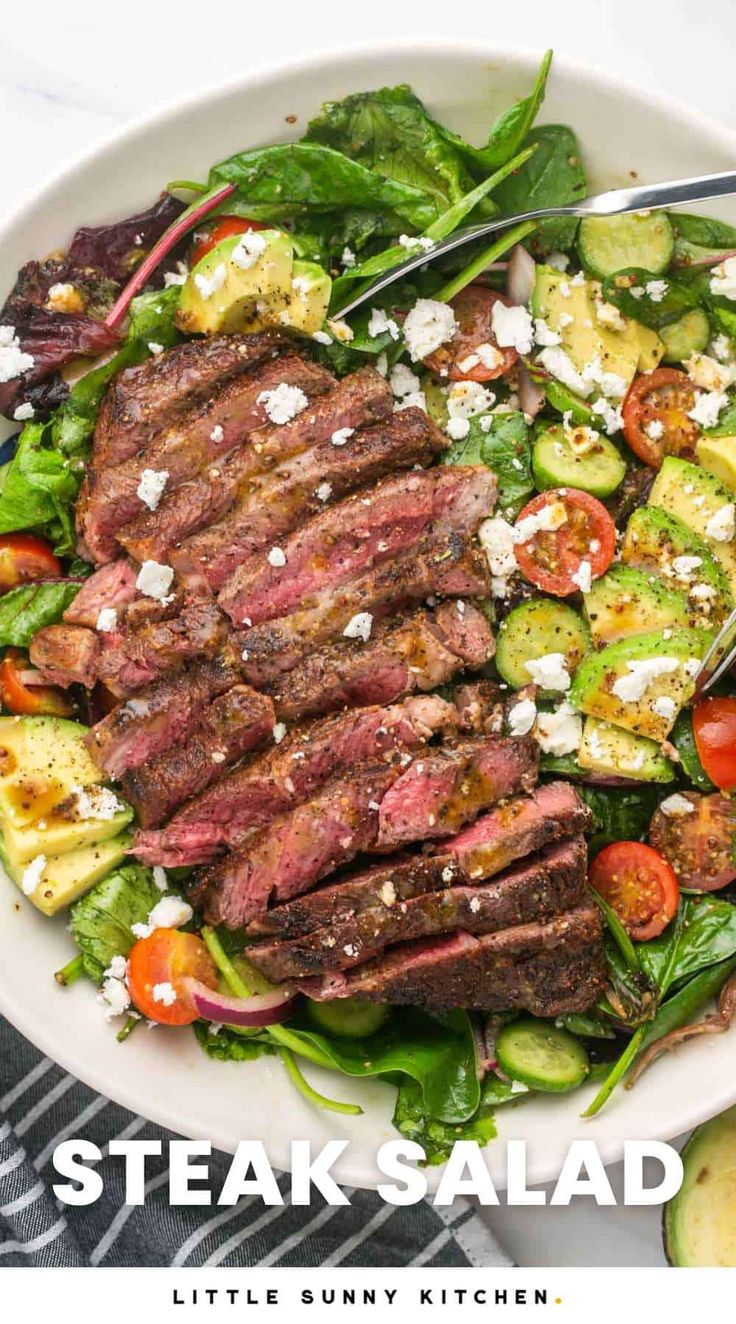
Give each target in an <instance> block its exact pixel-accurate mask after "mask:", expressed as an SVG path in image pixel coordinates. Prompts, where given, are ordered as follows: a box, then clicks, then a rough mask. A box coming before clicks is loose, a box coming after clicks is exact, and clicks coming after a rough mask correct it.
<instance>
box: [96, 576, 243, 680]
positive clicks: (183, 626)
mask: <svg viewBox="0 0 736 1324" xmlns="http://www.w3.org/2000/svg"><path fill="white" fill-rule="evenodd" d="M136 605H138V604H136ZM140 605H141V606H142V605H143V604H140ZM173 606H174V604H172V607H173ZM169 611H171V614H170V615H169V614H168V613H169ZM151 616H152V617H153V618H152V619H151V618H150V617H146V616H145V615H143V614H142V613H141V619H136V618H135V617H133V620H132V621H130V618H129V620H126V622H125V624H124V625H123V628H122V629H121V630H119V631H116V632H115V633H112V634H108V635H106V636H105V644H104V646H103V649H102V652H101V654H100V658H99V661H98V664H97V676H98V679H99V680H101V681H102V682H103V683H104V684H105V685H106V686H107V688H108V689H109V690H111V691H112V693H113V694H115V695H117V696H119V697H125V696H126V695H128V694H132V693H134V692H135V691H136V690H139V689H141V688H142V687H143V686H144V685H150V684H151V682H152V681H154V680H156V679H157V678H158V677H159V676H162V675H164V674H166V673H167V672H169V671H176V670H178V669H179V668H180V667H181V666H183V664H184V663H185V662H186V661H188V660H189V659H194V658H202V657H213V656H214V655H215V653H216V652H217V651H218V649H219V648H220V646H221V644H222V643H223V641H224V639H225V636H226V634H227V622H226V620H225V617H224V616H223V614H222V612H221V611H220V610H219V608H218V606H217V604H216V603H215V602H213V601H212V599H210V598H191V599H188V598H185V599H184V600H183V601H182V602H180V603H176V608H175V609H174V610H172V609H171V607H170V608H169V609H168V610H167V612H166V614H165V615H163V617H162V618H158V619H157V618H156V614H155V613H151ZM129 621H130V623H129Z"/></svg>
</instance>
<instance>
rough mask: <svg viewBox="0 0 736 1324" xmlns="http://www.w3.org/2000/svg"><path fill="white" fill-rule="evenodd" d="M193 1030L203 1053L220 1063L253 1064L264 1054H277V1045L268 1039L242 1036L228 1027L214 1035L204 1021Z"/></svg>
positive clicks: (196, 1024) (199, 1022) (225, 1026)
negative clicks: (254, 1060)
mask: <svg viewBox="0 0 736 1324" xmlns="http://www.w3.org/2000/svg"><path fill="white" fill-rule="evenodd" d="M193 1029H194V1033H195V1035H196V1036H197V1042H198V1043H199V1046H200V1048H201V1049H202V1050H203V1052H205V1053H206V1054H207V1056H208V1057H213V1058H215V1059H216V1060H217V1061H219V1062H252V1061H253V1059H254V1058H257V1057H263V1055H264V1053H275V1052H276V1047H275V1045H274V1044H271V1043H269V1042H268V1040H267V1039H255V1038H252V1037H248V1036H244V1035H240V1034H238V1032H237V1030H235V1029H231V1028H230V1027H229V1026H227V1025H223V1026H222V1029H220V1030H218V1032H217V1034H212V1033H211V1032H210V1026H209V1024H208V1023H207V1024H205V1023H204V1022H203V1021H197V1022H196V1023H195V1025H194V1027H193Z"/></svg>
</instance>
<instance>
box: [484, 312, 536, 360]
mask: <svg viewBox="0 0 736 1324" xmlns="http://www.w3.org/2000/svg"><path fill="white" fill-rule="evenodd" d="M491 326H492V328H493V334H494V336H495V337H496V341H497V343H498V344H499V345H500V346H501V348H502V349H509V348H513V349H515V350H517V352H518V353H519V354H529V353H530V352H531V348H532V345H533V344H534V324H533V322H532V315H531V313H530V312H529V310H528V309H527V308H522V307H521V305H515V306H512V307H511V308H509V307H508V306H507V305H506V304H505V303H501V300H500V299H497V300H496V302H495V303H494V305H493V310H492V312H491Z"/></svg>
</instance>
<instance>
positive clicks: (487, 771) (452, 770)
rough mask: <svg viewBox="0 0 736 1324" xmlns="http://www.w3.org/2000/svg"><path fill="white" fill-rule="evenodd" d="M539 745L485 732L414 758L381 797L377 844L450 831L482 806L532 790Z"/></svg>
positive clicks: (384, 845) (393, 843)
mask: <svg viewBox="0 0 736 1324" xmlns="http://www.w3.org/2000/svg"><path fill="white" fill-rule="evenodd" d="M538 767H539V746H538V744H537V742H536V740H533V739H532V737H531V736H521V737H506V736H486V737H485V738H483V739H479V740H468V741H464V742H463V743H462V744H460V745H458V746H457V748H455V749H438V750H430V751H428V752H427V754H426V756H425V757H423V758H421V759H415V760H414V762H413V763H411V765H410V766H409V767H408V768H407V769H406V771H405V772H403V773H402V775H401V776H400V777H399V778H398V780H397V781H395V782H394V784H393V786H392V787H391V788H390V790H388V791H387V792H386V795H385V796H384V798H383V800H382V801H381V808H380V811H379V816H378V823H379V829H378V836H377V838H376V842H375V848H376V850H395V849H396V847H397V846H401V845H403V844H404V843H406V842H409V841H430V840H432V839H433V838H436V837H448V836H450V835H451V834H452V833H454V832H457V830H458V828H460V827H462V825H463V824H464V823H469V822H472V820H473V819H475V818H477V816H478V814H479V813H480V812H481V810H482V809H487V808H488V807H489V806H490V805H493V804H497V803H498V801H499V800H505V799H506V798H507V797H508V796H512V795H518V794H519V792H520V791H530V790H531V789H532V787H533V786H534V783H535V782H536V780H537V771H538Z"/></svg>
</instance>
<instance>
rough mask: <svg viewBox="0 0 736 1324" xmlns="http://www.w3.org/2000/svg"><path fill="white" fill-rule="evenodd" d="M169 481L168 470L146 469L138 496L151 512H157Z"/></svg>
mask: <svg viewBox="0 0 736 1324" xmlns="http://www.w3.org/2000/svg"><path fill="white" fill-rule="evenodd" d="M168 481H169V471H168V469H144V470H143V473H142V474H141V480H140V482H139V484H138V487H137V488H136V495H137V496H138V498H139V499H140V500H141V501H142V502H143V504H144V506H148V509H149V510H156V509H157V507H158V504H159V502H160V500H161V497H162V496H163V494H164V488H165V487H166V484H167V483H168Z"/></svg>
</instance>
